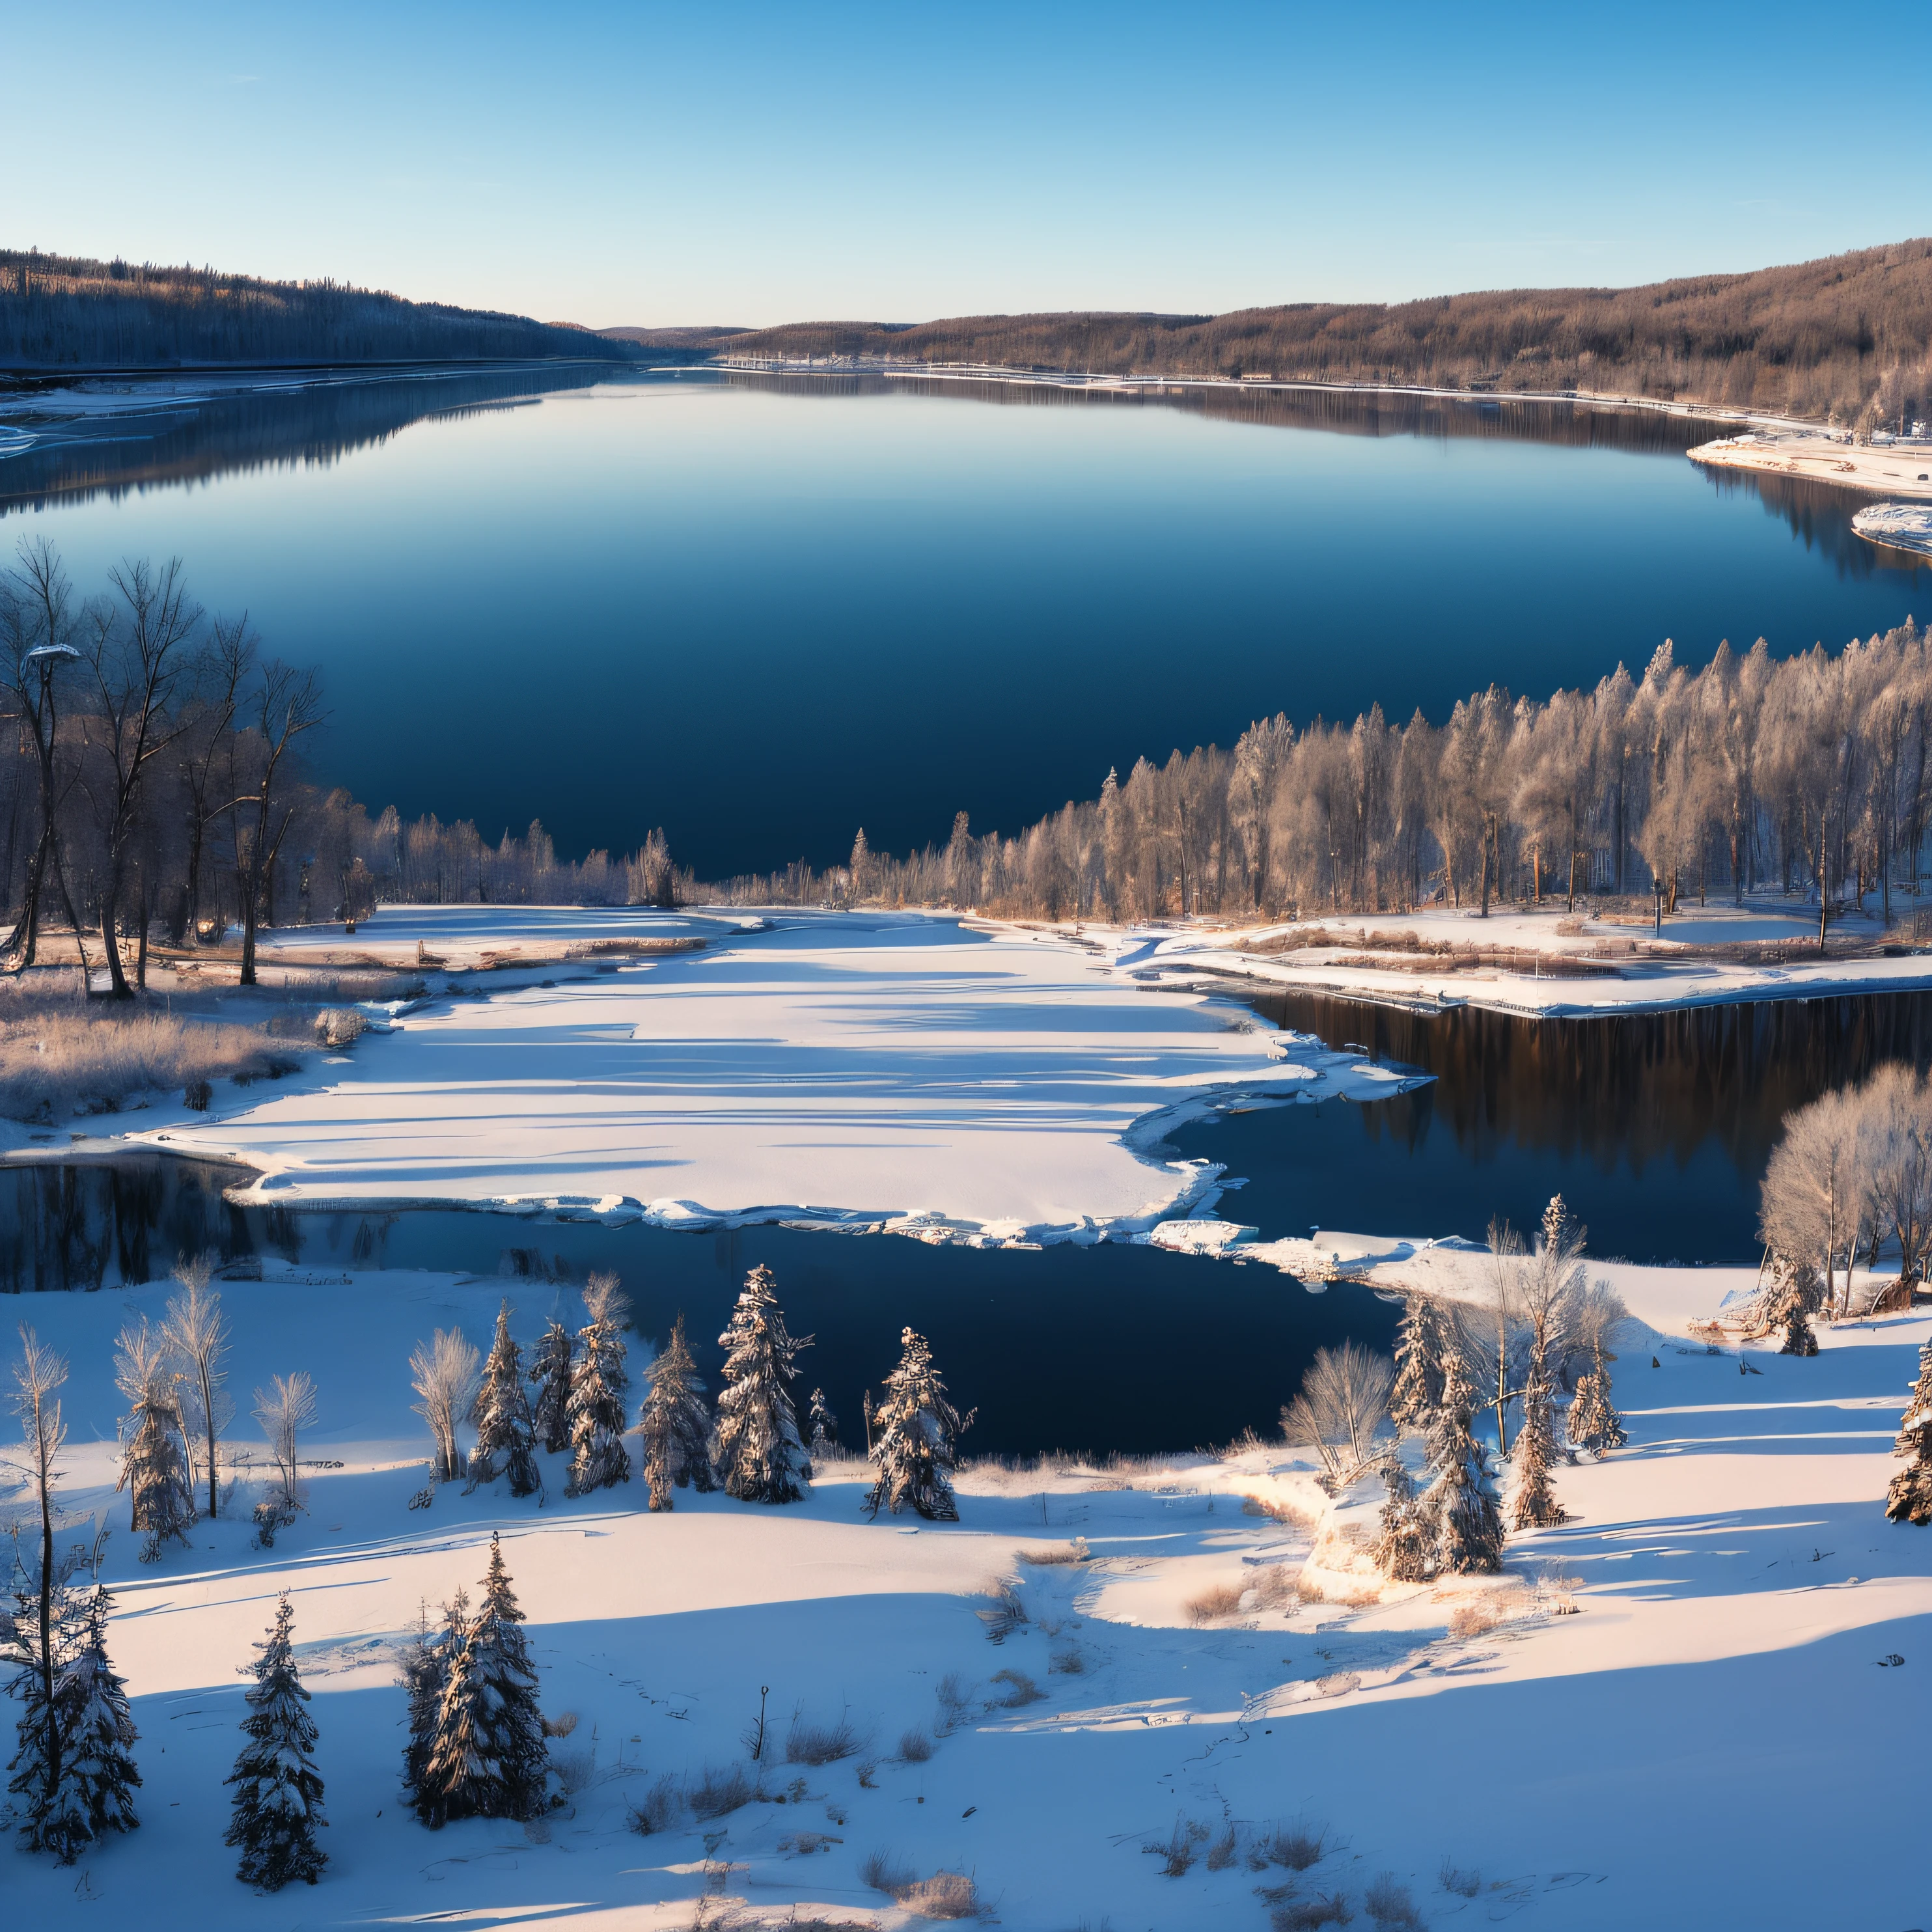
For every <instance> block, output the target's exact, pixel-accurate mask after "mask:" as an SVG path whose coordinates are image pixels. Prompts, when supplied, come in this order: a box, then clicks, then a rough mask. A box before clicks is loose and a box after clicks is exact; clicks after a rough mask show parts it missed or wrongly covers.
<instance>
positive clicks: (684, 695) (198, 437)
mask: <svg viewBox="0 0 1932 1932" xmlns="http://www.w3.org/2000/svg"><path fill="white" fill-rule="evenodd" d="M30 402H31V398H25V399H23V398H0V421H9V422H18V421H22V420H23V419H24V416H23V408H24V405H25V404H27V403H30ZM1718 427H1720V426H1718V425H1714V424H1712V423H1711V422H1685V421H1682V420H1673V419H1666V418H1663V417H1659V416H1632V415H1628V414H1619V413H1616V412H1612V411H1604V410H1592V409H1590V408H1588V407H1583V406H1576V405H1556V406H1552V405H1545V404H1523V403H1517V402H1511V401H1502V400H1498V399H1493V398H1490V399H1481V400H1478V399H1475V398H1471V399H1469V400H1467V401H1429V400H1427V399H1419V398H1400V397H1394V398H1391V397H1384V398H1376V397H1372V396H1364V397H1349V396H1337V395H1310V394H1296V393H1292V392H1289V393H1277V392H1268V393H1256V394H1250V393H1247V392H1238V391H1226V392H1205V393H1204V392H1182V393H1176V394H1170V395H1165V396H1161V397H1154V398H1147V397H1140V396H1119V395H1107V394H1085V395H1082V394H1073V393H1070V392H1065V391H1061V390H1056V389H1043V388H1027V387H1023V386H998V385H977V386H956V385H944V384H937V383H926V384H899V385H887V384H886V383H882V382H879V381H876V380H857V379H838V380H827V381H819V380H812V379H803V378H793V379H786V378H772V379H764V378H732V379H728V380H726V379H720V378H718V377H715V376H712V375H700V374H691V373H688V372H687V373H685V374H682V375H664V376H661V377H646V376H641V375H631V376H625V377H622V378H620V379H619V378H612V377H609V376H608V375H607V374H606V373H605V372H600V371H597V370H595V369H594V368H588V369H587V368H578V369H575V370H570V369H558V370H551V371H542V372H537V373H534V374H533V373H532V372H530V371H499V372H494V373H487V374H467V375H463V376H460V377H453V378H450V379H448V380H435V381H432V380H425V379H420V378H416V377H388V378H386V379H385V380H382V381H380V382H370V383H351V384H347V385H338V386H333V387H329V388H326V389H315V390H292V391H290V392H287V393H284V394H278V395H251V396H247V397H229V398H226V399H220V400H216V401H209V402H207V403H205V404H178V403H164V402H157V404H156V406H155V407H154V410H151V412H149V413H147V414H145V415H144V416H139V417H136V418H133V419H104V420H102V421H99V422H95V423H93V424H92V425H89V428H88V431H87V434H86V437H77V436H75V435H74V434H71V433H65V434H64V437H63V440H49V442H48V443H46V444H45V445H44V446H42V447H40V448H39V449H36V450H34V451H32V452H29V453H28V454H27V455H24V456H19V457H13V458H7V459H5V460H0V535H7V536H8V537H12V536H14V535H41V534H45V535H48V536H49V537H51V538H53V539H54V540H55V541H56V542H57V543H58V544H59V545H60V546H61V547H62V550H63V551H64V553H65V555H66V556H67V558H68V562H69V564H70V565H71V568H72V569H73V571H74V574H75V575H76V577H77V579H78V580H79V582H80V584H81V586H83V588H84V589H89V590H91V589H95V588H97V587H98V586H100V584H101V582H102V581H103V580H104V576H105V573H106V571H107V569H108V568H110V566H111V565H113V564H114V563H115V562H118V560H119V559H121V558H122V557H124V556H128V555H130V554H133V555H141V554H146V555H151V556H167V555H170V554H178V555H180V556H182V557H183V558H184V559H185V560H186V562H187V565H188V568H189V571H190V578H191V580H192V582H193V584H194V586H196V589H197V590H198V592H199V595H201V596H202V598H203V599H204V600H205V601H206V602H207V603H208V604H210V605H211V607H215V608H217V609H219V610H224V611H227V612H230V613H233V612H237V611H239V610H243V609H245V610H247V611H248V613H249V614H250V616H251V617H252V619H254V622H255V623H256V624H257V626H258V627H259V628H260V631H262V633H263V636H264V638H265V640H266V642H267V644H268V646H269V648H270V649H272V651H274V652H278V653H279V654H281V655H283V656H284V657H286V658H289V659H290V660H291V661H296V662H304V663H306V662H314V663H319V664H321V665H322V666H323V667H324V670H325V671H326V676H327V680H328V685H329V698H330V702H331V703H332V706H333V707H334V713H335V715H334V720H333V723H332V727H331V729H330V730H329V734H328V736H327V737H326V739H324V740H323V741H320V742H318V743H317V745H316V746H315V757H316V760H317V764H318V766H319V768H320V770H321V772H322V773H323V775H325V776H326V777H327V778H329V779H331V780H332V781H338V782H341V783H344V784H348V785H349V786H350V787H352V788H353V790H355V791H356V793H357V794H358V796H361V797H362V799H365V802H368V804H369V805H371V808H372V809H377V808H380V807H381V806H382V805H384V804H386V803H391V802H393V803H395V804H396V805H398V806H400V807H401V808H402V810H403V811H404V812H405V813H407V814H417V813H419V812H424V811H436V812H437V813H439V814H441V815H442V816H443V817H446V818H452V817H470V818H473V819H475V820H477V821H478V823H480V825H481V827H482V829H484V832H486V833H487V834H488V835H490V836H491V837H492V838H493V837H495V836H496V835H497V834H498V833H499V832H500V831H501V830H502V829H504V828H505V826H513V827H518V828H520V827H521V826H524V825H526V824H527V823H528V822H529V820H531V819H532V817H538V816H540V817H542V819H543V820H544V822H545V823H546V824H547V826H549V827H550V829H551V830H552V832H553V833H554V834H555V835H556V838H557V840H558V842H559V847H560V848H561V849H562V850H565V851H566V852H571V853H580V852H581V851H582V850H584V849H586V847H590V846H592V845H602V846H607V847H613V848H622V847H631V846H634V845H635V844H637V843H638V842H639V841H640V839H641V838H642V837H643V835H644V833H645V832H646V830H648V829H649V828H650V827H651V826H654V825H658V824H661V825H663V826H665V827H666V828H667V830H668V832H669V833H670V840H671V844H672V847H673V851H674V852H676V854H677V855H678V856H679V859H681V860H682V862H685V863H687V864H689V865H694V866H695V867H696V868H697V870H698V871H699V873H700V875H701V876H705V877H721V876H724V875H727V874H730V873H731V872H733V871H741V870H749V869H753V868H756V869H760V870H763V869H768V868H771V867H772V866H774V865H781V864H783V863H784V862H786V861H787V860H788V859H793V858H796V857H799V856H808V857H809V858H811V859H812V860H813V861H814V862H816V863H821V864H822V863H825V862H829V861H831V860H833V859H838V858H841V857H842V856H844V853H846V852H847V850H849V849H850V844H851V841H852V837H853V832H854V831H855V830H856V829H857V828H858V827H859V826H860V825H863V826H865V830H866V832H867V835H868V838H870V840H871V842H872V844H874V846H880V845H883V846H886V847H890V848H892V849H894V850H901V849H904V848H905V847H907V846H910V845H913V844H922V843H924V842H925V841H927V840H929V839H942V840H943V839H944V836H945V835H946V833H947V830H948V829H949V828H950V825H951V823H952V818H953V813H954V811H956V810H958V809H959V808H965V809H967V810H968V811H970V812H971V814H972V819H973V822H974V826H975V828H976V829H980V830H984V829H988V828H989V827H992V826H998V827H1000V828H1001V829H1006V830H1009V831H1010V830H1013V829H1017V828H1018V826H1019V825H1020V824H1021V823H1023V822H1025V821H1026V820H1031V819H1032V818H1034V817H1037V816H1039V815H1040V814H1042V813H1043V812H1045V811H1050V810H1052V809H1055V808H1057V807H1058V805H1060V804H1061V803H1062V802H1064V800H1065V799H1067V798H1068V797H1070V796H1091V795H1094V793H1096V792H1097V790H1098V788H1099V786H1100V781H1101V780H1102V778H1103V776H1104V775H1105V774H1106V770H1107V769H1108V767H1109V766H1110V765H1112V766H1118V767H1119V768H1120V769H1121V771H1123V772H1125V771H1126V770H1127V769H1129V768H1130V766H1132V764H1133V762H1134V760H1135V759H1136V757H1139V756H1142V755H1143V754H1145V755H1146V756H1148V757H1152V758H1155V759H1157V760H1158V759H1160V758H1164V757H1166V754H1167V753H1168V752H1169V750H1171V749H1172V748H1174V747H1175V746H1176V745H1181V746H1184V747H1185V746H1190V745H1193V744H1196V743H1197V742H1204V743H1205V742H1210V741H1214V742H1220V743H1221V744H1223V745H1226V744H1229V743H1232V742H1233V740H1234V739H1235V737H1236V736H1238V734H1239V733H1240V732H1241V730H1242V729H1243V727H1244V726H1245V725H1246V724H1247V723H1248V722H1249V721H1250V720H1251V719H1252V718H1255V717H1256V716H1259V715H1265V714H1268V713H1270V712H1274V711H1276V710H1286V712H1288V713H1289V715H1290V716H1291V717H1292V718H1295V720H1297V721H1301V722H1305V721H1307V720H1308V719H1309V718H1311V717H1312V716H1313V715H1314V714H1315V713H1316V712H1323V713H1325V714H1326V715H1329V716H1331V717H1333V716H1336V715H1343V716H1346V715H1353V714H1354V713H1355V712H1357V711H1358V710H1360V709H1365V708H1366V707H1367V706H1368V705H1369V704H1370V703H1372V702H1375V701H1379V702H1380V703H1382V706H1383V707H1384V709H1385V711H1386V712H1388V715H1391V717H1398V718H1400V717H1406V716H1407V715H1409V712H1410V711H1411V710H1412V709H1413V708H1414V707H1415V706H1417V705H1421V706H1424V708H1425V709H1427V710H1428V711H1429V712H1430V713H1431V714H1432V715H1436V716H1438V717H1440V716H1442V715H1445V713H1446V712H1447V710H1448V708H1449V707H1450V706H1451V705H1452V704H1453V703H1454V700H1456V699H1457V697H1460V696H1463V695H1465V694H1467V693H1468V692H1469V691H1471V690H1472V689H1473V688H1478V687H1480V686H1481V685H1486V684H1487V683H1488V682H1490V681H1491V680H1492V679H1495V680H1498V681H1500V682H1503V683H1505V684H1507V685H1509V686H1511V688H1514V689H1516V690H1518V691H1529V692H1532V693H1535V694H1545V693H1547V691H1549V690H1550V688H1552V687H1553V686H1554V685H1557V684H1559V683H1574V682H1594V681H1595V679H1597V678H1598V676H1601V675H1602V674H1603V673H1605V672H1607V671H1608V670H1610V668H1611V667H1613V665H1614V664H1616V662H1617V661H1619V659H1622V660H1624V661H1627V662H1628V663H1630V664H1631V665H1632V666H1633V667H1635V668H1640V667H1642V665H1643V664H1644V663H1646V661H1648V660H1649V657H1650V655H1651V653H1652V651H1653V650H1654V649H1655V648H1656V646H1657V645H1658V643H1660V642H1661V640H1662V639H1663V638H1664V637H1666V636H1670V637H1673V638H1674V639H1675V640H1676V643H1677V646H1678V649H1679V655H1680V657H1681V658H1683V659H1684V660H1685V661H1691V662H1696V661H1702V660H1703V658H1705V657H1706V656H1707V655H1709V653H1710V652H1711V651H1712V649H1714V648H1715V646H1716V645H1717V643H1718V640H1719V639H1720V638H1721V637H1730V639H1732V640H1733V641H1734V642H1737V643H1745V644H1748V643H1749V642H1750V641H1751V640H1752V639H1754V638H1755V637H1757V636H1759V635H1760V634H1763V635H1764V636H1766V637H1768V638H1769V640H1770V641H1771V643H1772V646H1773V648H1774V649H1776V650H1778V651H1779V652H1789V651H1793V650H1796V649H1804V648H1807V647H1808V646H1810V645H1811V644H1812V643H1814V641H1817V640H1820V639H1823V640H1826V642H1828V643H1832V644H1834V645H1837V644H1841V643H1843V642H1844V640H1846V638H1847V637H1851V636H1852V635H1854V634H1858V635H1864V634H1868V633H1869V632H1870V631H1873V630H1874V629H1876V628H1882V627H1885V626H1886V625H1891V624H1894V623H1896V622H1899V621H1900V620H1901V619H1903V617H1904V616H1906V614H1907V613H1908V612H1910V611H1912V610H1917V612H1918V614H1919V615H1920V616H1926V615H1927V614H1928V606H1932V595H1928V594H1927V592H1928V590H1932V569H1928V568H1927V567H1925V566H1918V567H1913V566H1911V565H1908V564H1907V563H1906V560H1905V559H1903V557H1902V556H1900V554H1899V553H1896V552H1884V553H1881V552H1879V551H1877V550H1874V549H1873V547H1871V546H1870V545H1867V544H1864V543H1863V542H1861V541H1860V540H1859V539H1858V538H1856V537H1855V536H1854V535H1852V532H1851V528H1850V519H1851V516H1852V512H1853V511H1854V510H1855V509H1856V508H1858V505H1859V504H1860V502H1861V500H1862V499H1861V498H1859V497H1858V496H1855V495H1852V494H1848V493H1833V492H1830V491H1827V490H1823V489H1822V488H1820V487H1815V486H1814V487H1809V488H1793V487H1791V486H1789V485H1785V484H1780V483H1778V481H1776V480H1775V479H1764V480H1763V481H1760V480H1759V479H1756V478H1748V477H1745V476H1742V475H1736V474H1731V475H1726V474H1724V473H1722V472H1719V473H1716V474H1713V473H1712V472H1705V471H1703V470H1700V469H1698V468H1697V466H1694V465H1693V464H1691V463H1689V462H1688V461H1686V460H1685V458H1684V456H1683V454H1682V452H1683V450H1684V449H1685V447H1686V446H1688V444H1690V443H1693V442H1695V441H1699V440H1705V439H1706V438H1707V437H1709V436H1710V435H1712V434H1715V433H1716V432H1717V429H1718Z"/></svg>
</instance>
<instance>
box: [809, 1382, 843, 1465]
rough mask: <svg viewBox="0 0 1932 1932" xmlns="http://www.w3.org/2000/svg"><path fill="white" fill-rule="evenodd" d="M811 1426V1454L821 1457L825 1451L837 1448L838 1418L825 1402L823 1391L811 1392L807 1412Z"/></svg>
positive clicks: (830, 1406) (815, 1390)
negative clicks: (809, 1405) (809, 1406)
mask: <svg viewBox="0 0 1932 1932" xmlns="http://www.w3.org/2000/svg"><path fill="white" fill-rule="evenodd" d="M808 1420H809V1421H810V1423H811V1453H812V1454H813V1455H814V1456H823V1455H824V1454H826V1451H829V1450H832V1449H835V1448H838V1417H837V1416H835V1415H833V1414H832V1405H831V1404H830V1403H829V1402H827V1401H826V1400H825V1391H823V1389H817V1388H815V1389H814V1390H813V1391H812V1392H811V1409H810V1411H809V1412H808Z"/></svg>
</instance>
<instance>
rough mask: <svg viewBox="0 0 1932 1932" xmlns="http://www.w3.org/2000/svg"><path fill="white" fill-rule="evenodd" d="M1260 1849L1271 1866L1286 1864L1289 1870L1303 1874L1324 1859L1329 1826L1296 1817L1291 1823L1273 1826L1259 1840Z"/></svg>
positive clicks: (1326, 1850)
mask: <svg viewBox="0 0 1932 1932" xmlns="http://www.w3.org/2000/svg"><path fill="white" fill-rule="evenodd" d="M1260 1849H1261V1851H1262V1855H1264V1856H1265V1858H1267V1860H1268V1863H1269V1864H1274V1865H1285V1866H1286V1867H1287V1868H1288V1869H1289V1870H1290V1871H1306V1870H1307V1869H1308V1868H1309V1867H1310V1865H1316V1864H1320V1863H1321V1862H1322V1859H1323V1858H1324V1857H1325V1856H1326V1855H1327V1853H1328V1826H1326V1825H1311V1824H1310V1823H1308V1822H1307V1820H1305V1819H1301V1818H1297V1819H1295V1820H1294V1821H1293V1822H1292V1823H1289V1824H1286V1825H1277V1826H1275V1827H1274V1829H1272V1830H1271V1832H1269V1833H1268V1836H1267V1837H1266V1838H1264V1839H1263V1840H1262V1842H1261V1847H1260Z"/></svg>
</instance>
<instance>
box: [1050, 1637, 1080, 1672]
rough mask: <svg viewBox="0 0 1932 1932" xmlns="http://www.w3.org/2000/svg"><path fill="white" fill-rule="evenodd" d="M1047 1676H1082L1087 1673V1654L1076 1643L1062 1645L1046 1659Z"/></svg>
mask: <svg viewBox="0 0 1932 1932" xmlns="http://www.w3.org/2000/svg"><path fill="white" fill-rule="evenodd" d="M1046 1672H1047V1675H1048V1676H1049V1677H1085V1676H1086V1675H1087V1656H1086V1653H1085V1652H1084V1651H1082V1649H1081V1648H1080V1646H1079V1645H1078V1644H1077V1643H1070V1644H1065V1645H1063V1646H1061V1648H1060V1649H1058V1650H1056V1651H1055V1652H1054V1653H1053V1655H1052V1657H1050V1658H1049V1659H1048V1660H1047V1666H1046Z"/></svg>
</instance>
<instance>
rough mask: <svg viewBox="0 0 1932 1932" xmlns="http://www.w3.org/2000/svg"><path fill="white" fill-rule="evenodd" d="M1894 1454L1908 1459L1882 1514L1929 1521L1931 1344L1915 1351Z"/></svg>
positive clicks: (1931, 1483)
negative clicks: (1913, 1371)
mask: <svg viewBox="0 0 1932 1932" xmlns="http://www.w3.org/2000/svg"><path fill="white" fill-rule="evenodd" d="M1892 1453H1893V1454H1894V1455H1898V1456H1904V1457H1909V1459H1910V1460H1909V1461H1908V1462H1907V1463H1906V1466H1905V1467H1904V1468H1903V1469H1901V1470H1900V1471H1899V1472H1898V1474H1897V1475H1895V1476H1894V1477H1893V1478H1892V1479H1891V1488H1890V1489H1889V1490H1887V1491H1886V1492H1885V1514H1886V1515H1887V1516H1888V1517H1890V1518H1891V1520H1892V1521H1893V1522H1894V1523H1917V1524H1918V1525H1919V1526H1921V1528H1923V1527H1924V1525H1925V1524H1927V1523H1932V1342H1927V1343H1925V1344H1924V1346H1922V1347H1921V1349H1919V1351H1918V1381H1917V1382H1916V1383H1915V1384H1914V1385H1913V1387H1912V1395H1911V1398H1910V1400H1909V1401H1908V1402H1907V1403H1906V1405H1905V1417H1904V1420H1903V1421H1902V1422H1900V1424H1899V1428H1898V1439H1897V1442H1894V1444H1893V1445H1892Z"/></svg>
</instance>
